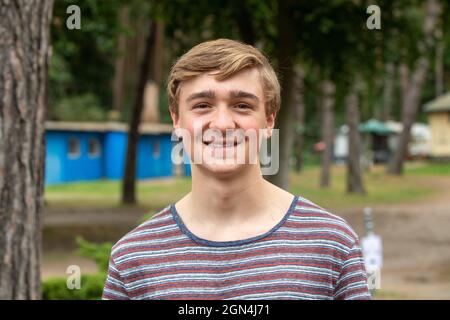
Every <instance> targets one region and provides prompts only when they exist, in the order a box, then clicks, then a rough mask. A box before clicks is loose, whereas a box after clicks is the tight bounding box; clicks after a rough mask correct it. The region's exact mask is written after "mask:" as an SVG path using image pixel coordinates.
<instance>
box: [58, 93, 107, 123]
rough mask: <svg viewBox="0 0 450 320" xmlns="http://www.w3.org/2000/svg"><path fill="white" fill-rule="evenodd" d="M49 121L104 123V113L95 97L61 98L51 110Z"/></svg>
mask: <svg viewBox="0 0 450 320" xmlns="http://www.w3.org/2000/svg"><path fill="white" fill-rule="evenodd" d="M51 119H53V120H60V121H104V120H106V111H105V110H104V109H103V108H102V107H100V102H99V100H98V98H97V96H96V95H94V94H92V93H86V94H83V95H78V96H71V97H66V98H62V99H61V100H59V101H58V102H57V103H56V105H54V106H53V108H52V110H51Z"/></svg>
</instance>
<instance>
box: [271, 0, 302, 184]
mask: <svg viewBox="0 0 450 320" xmlns="http://www.w3.org/2000/svg"><path fill="white" fill-rule="evenodd" d="M289 3H290V2H289V1H286V0H280V1H279V2H278V17H277V26H278V46H277V63H278V71H279V73H280V74H281V78H280V80H281V81H280V85H281V88H282V90H281V101H282V106H281V108H280V111H279V112H278V116H277V120H276V128H277V129H280V131H279V139H280V141H279V155H276V156H274V155H272V161H274V162H275V163H276V162H278V165H279V170H278V173H277V174H275V175H270V176H267V177H266V179H267V180H268V181H270V182H271V183H273V184H275V185H277V186H278V187H280V188H282V189H284V190H289V171H290V165H289V160H290V156H291V150H292V145H293V134H294V132H293V131H294V121H293V117H292V94H293V89H292V88H293V84H292V79H293V77H294V70H293V69H294V61H293V59H294V44H295V43H294V39H293V34H292V25H293V23H292V21H293V15H292V11H291V10H289Z"/></svg>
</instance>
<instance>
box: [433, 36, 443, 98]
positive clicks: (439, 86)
mask: <svg viewBox="0 0 450 320" xmlns="http://www.w3.org/2000/svg"><path fill="white" fill-rule="evenodd" d="M435 85H436V97H438V96H440V95H442V94H443V93H444V41H442V40H440V39H439V41H438V43H437V44H436V60H435Z"/></svg>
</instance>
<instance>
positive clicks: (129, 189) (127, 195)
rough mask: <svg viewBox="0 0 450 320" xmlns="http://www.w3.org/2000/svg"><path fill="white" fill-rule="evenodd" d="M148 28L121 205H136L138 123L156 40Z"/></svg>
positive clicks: (127, 154)
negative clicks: (151, 54)
mask: <svg viewBox="0 0 450 320" xmlns="http://www.w3.org/2000/svg"><path fill="white" fill-rule="evenodd" d="M149 26H150V28H149V32H148V36H147V39H146V42H145V50H144V55H143V58H142V64H141V70H140V75H139V82H138V88H137V92H136V97H135V101H134V105H133V108H132V110H131V114H130V120H129V128H128V143H127V153H126V162H125V173H124V176H123V182H122V203H124V204H135V203H136V154H137V144H138V140H139V123H140V120H141V115H142V109H143V102H144V90H145V85H146V84H147V79H148V76H149V71H150V59H149V57H150V53H151V50H152V47H153V45H154V43H155V38H156V23H155V22H151V23H150V24H149Z"/></svg>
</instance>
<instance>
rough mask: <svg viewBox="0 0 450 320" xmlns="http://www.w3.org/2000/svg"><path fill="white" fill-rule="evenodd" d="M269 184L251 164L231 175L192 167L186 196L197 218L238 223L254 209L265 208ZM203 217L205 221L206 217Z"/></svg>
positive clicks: (257, 167) (258, 169)
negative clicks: (212, 172)
mask: <svg viewBox="0 0 450 320" xmlns="http://www.w3.org/2000/svg"><path fill="white" fill-rule="evenodd" d="M269 189H270V183H269V182H267V181H266V180H265V179H264V178H263V177H262V175H261V171H260V167H259V166H258V165H252V166H251V168H247V169H246V170H242V171H241V172H238V173H236V174H233V175H232V176H228V177H218V176H214V175H211V173H209V172H205V171H203V170H200V169H198V168H196V167H195V166H193V167H192V190H191V192H190V193H189V194H188V195H187V198H188V199H187V200H188V202H189V206H190V207H191V208H192V209H193V211H194V212H196V217H195V219H196V220H199V221H202V220H203V221H214V223H220V222H238V221H240V220H242V219H243V218H244V217H245V218H250V217H249V216H248V213H249V212H257V211H255V210H254V209H255V208H260V207H264V206H265V203H264V199H268V198H269V195H270V190H269ZM205 219H206V220H205Z"/></svg>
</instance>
